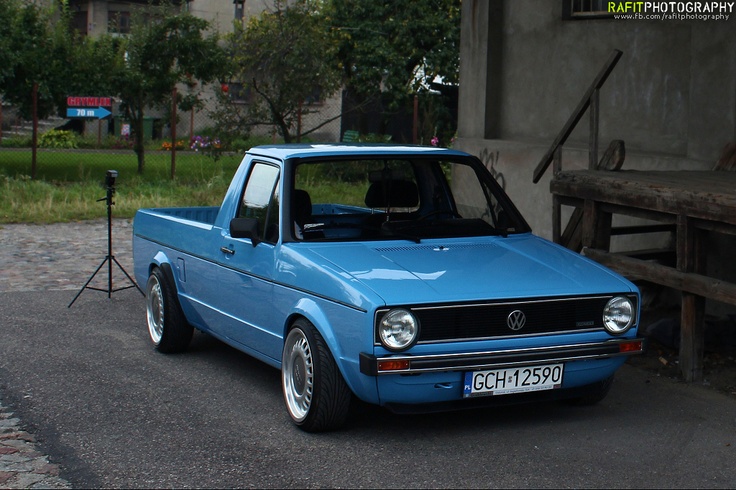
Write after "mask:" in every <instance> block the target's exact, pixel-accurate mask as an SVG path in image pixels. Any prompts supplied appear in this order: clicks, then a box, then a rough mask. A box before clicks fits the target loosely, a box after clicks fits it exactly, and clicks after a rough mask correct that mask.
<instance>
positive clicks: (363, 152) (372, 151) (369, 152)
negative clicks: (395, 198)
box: [247, 143, 468, 160]
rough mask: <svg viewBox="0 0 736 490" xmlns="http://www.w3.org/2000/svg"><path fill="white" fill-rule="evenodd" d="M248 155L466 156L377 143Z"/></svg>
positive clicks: (280, 148) (277, 148) (262, 149)
mask: <svg viewBox="0 0 736 490" xmlns="http://www.w3.org/2000/svg"><path fill="white" fill-rule="evenodd" d="M247 153H248V154H250V155H260V156H267V157H271V158H277V159H281V160H286V159H289V158H308V157H332V156H347V155H356V156H381V155H406V156H409V155H415V156H418V155H423V156H429V155H437V156H445V157H448V156H468V154H467V153H465V152H462V151H457V150H452V149H449V148H438V147H434V146H417V145H393V144H379V143H324V144H302V143H297V144H283V145H261V146H254V147H253V148H251V149H250V150H248V152H247Z"/></svg>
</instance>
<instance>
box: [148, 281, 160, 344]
mask: <svg viewBox="0 0 736 490" xmlns="http://www.w3.org/2000/svg"><path fill="white" fill-rule="evenodd" d="M146 318H147V320H148V333H149V334H150V336H151V340H153V343H154V344H156V345H158V344H159V343H160V342H161V337H162V336H163V334H164V298H163V292H162V291H161V283H160V282H159V280H158V278H157V277H156V276H151V277H150V278H149V279H148V284H147V285H146Z"/></svg>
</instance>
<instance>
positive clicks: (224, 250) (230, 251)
mask: <svg viewBox="0 0 736 490" xmlns="http://www.w3.org/2000/svg"><path fill="white" fill-rule="evenodd" d="M220 252H222V253H224V254H227V255H235V250H233V249H232V248H227V247H220Z"/></svg>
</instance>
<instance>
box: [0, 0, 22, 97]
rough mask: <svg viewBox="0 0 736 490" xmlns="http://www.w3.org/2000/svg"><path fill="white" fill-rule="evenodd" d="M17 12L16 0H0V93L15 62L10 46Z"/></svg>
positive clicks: (10, 74) (14, 54) (11, 72)
mask: <svg viewBox="0 0 736 490" xmlns="http://www.w3.org/2000/svg"><path fill="white" fill-rule="evenodd" d="M17 12H18V2H17V0H0V95H1V94H2V93H3V92H4V90H3V89H4V87H5V80H6V79H7V78H8V77H10V76H12V74H13V67H14V66H15V63H16V62H15V56H16V53H15V52H14V51H13V50H12V49H11V48H12V42H13V37H14V32H13V27H14V24H15V17H16V15H17Z"/></svg>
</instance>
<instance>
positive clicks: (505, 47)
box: [455, 0, 736, 237]
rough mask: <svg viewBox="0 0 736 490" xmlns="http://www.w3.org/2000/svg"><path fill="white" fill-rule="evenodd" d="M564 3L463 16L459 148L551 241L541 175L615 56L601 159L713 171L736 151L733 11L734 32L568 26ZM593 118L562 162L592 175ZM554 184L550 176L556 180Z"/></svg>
mask: <svg viewBox="0 0 736 490" xmlns="http://www.w3.org/2000/svg"><path fill="white" fill-rule="evenodd" d="M562 3H563V2H562V0H560V1H545V2H540V1H535V0H504V1H500V0H499V1H494V2H487V1H485V0H466V1H463V4H462V9H463V12H462V30H461V32H462V39H461V68H460V109H459V124H458V137H459V139H458V141H457V143H456V145H455V146H456V147H458V148H460V149H464V150H467V151H470V152H471V153H474V154H476V155H479V156H481V157H482V158H484V159H485V160H486V161H487V164H488V165H489V166H492V167H493V170H494V172H496V173H498V174H502V175H503V176H504V180H505V183H506V188H507V190H508V191H509V193H510V194H511V195H512V198H514V199H515V200H516V202H517V204H518V205H519V207H520V209H521V210H522V212H524V214H525V215H526V216H527V218H528V219H529V221H530V223H531V224H532V226H533V227H534V228H535V230H536V231H537V232H538V233H539V234H541V235H543V236H547V237H551V196H550V194H549V186H548V184H549V175H546V176H545V178H544V179H543V180H542V181H541V182H540V183H538V184H536V185H534V184H532V174H533V171H534V168H535V167H536V165H537V164H538V163H539V160H540V158H541V157H542V156H543V155H544V153H545V152H546V150H547V149H548V148H549V146H550V145H551V143H552V141H553V140H554V139H555V137H556V135H557V133H558V132H559V131H560V129H561V128H562V126H563V125H564V124H565V122H566V121H567V119H568V118H569V117H570V115H571V114H572V111H573V109H574V108H575V107H576V106H577V104H578V102H579V101H580V99H581V97H582V96H583V94H584V92H585V91H586V89H587V88H588V86H589V85H590V83H591V82H592V81H593V79H594V78H595V76H596V75H597V74H598V72H599V70H600V69H601V67H602V66H603V64H604V62H605V61H606V60H607V59H608V57H609V55H610V54H611V52H612V51H613V50H614V49H619V50H621V51H623V56H622V58H621V60H620V61H619V63H618V65H617V67H616V68H615V70H614V71H613V73H612V74H611V76H610V77H609V79H608V82H607V83H606V85H605V86H604V87H603V88H602V90H601V93H600V148H599V154H602V152H603V151H604V150H605V148H606V147H607V146H608V144H609V142H610V141H611V140H612V139H623V140H624V141H625V143H626V155H627V157H626V163H625V164H624V167H625V168H630V169H631V168H641V169H644V168H662V169H665V168H673V169H677V168H693V169H702V168H705V169H707V168H712V166H713V165H714V164H715V162H716V160H717V159H718V156H719V153H720V152H721V150H722V149H723V147H724V146H725V145H726V144H727V143H729V142H732V141H734V140H736V19H734V17H736V11H734V13H733V15H732V16H731V18H730V19H729V20H727V21H714V20H708V21H695V20H687V21H675V20H667V21H664V20H658V21H653V20H618V19H596V20H576V21H572V20H562V16H561V13H562ZM588 135H589V121H588V116H587V114H586V116H585V117H584V118H583V119H582V121H581V122H580V124H579V125H578V128H577V129H576V130H575V131H574V132H573V134H572V135H571V137H570V139H569V140H568V143H567V145H566V146H565V149H564V152H563V168H564V169H573V168H583V167H585V166H587V158H588V156H587V145H588V137H589V136H588ZM549 172H551V169H550V170H549Z"/></svg>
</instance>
